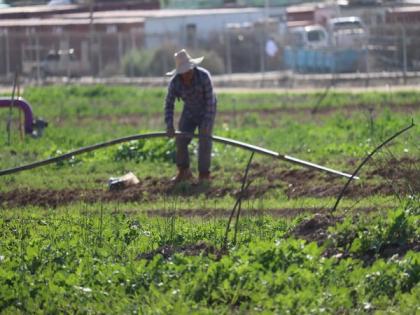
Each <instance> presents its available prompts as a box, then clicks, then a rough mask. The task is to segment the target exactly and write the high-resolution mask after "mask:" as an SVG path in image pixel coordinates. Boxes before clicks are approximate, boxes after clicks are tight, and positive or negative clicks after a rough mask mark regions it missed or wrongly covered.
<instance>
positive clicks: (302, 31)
mask: <svg viewBox="0 0 420 315" xmlns="http://www.w3.org/2000/svg"><path fill="white" fill-rule="evenodd" d="M288 42H289V45H290V46H292V47H305V48H323V47H326V46H327V45H328V34H327V31H326V30H325V28H324V27H323V26H321V25H310V26H301V27H295V28H292V29H290V31H289V34H288Z"/></svg>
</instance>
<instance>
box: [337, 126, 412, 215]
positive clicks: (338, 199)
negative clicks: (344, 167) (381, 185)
mask: <svg viewBox="0 0 420 315" xmlns="http://www.w3.org/2000/svg"><path fill="white" fill-rule="evenodd" d="M413 127H414V120H412V121H411V125H409V126H407V127H405V128H403V129H401V130H400V131H398V132H396V133H395V134H393V135H392V136H391V137H389V138H388V139H386V140H385V141H384V142H382V143H381V144H380V145H378V146H377V147H376V148H375V149H374V150H373V151H372V152H370V153H369V154H368V155H367V156H366V157H365V158H364V160H363V161H362V162H361V163H360V164H359V166H358V167H357V168H356V170H355V171H354V172H353V174H352V175H351V177H350V178H349V180H348V181H347V183H346V184H345V185H344V187H343V189H342V190H341V192H340V195H339V196H338V198H337V200H336V202H335V204H334V207H333V208H332V209H331V211H330V212H331V213H332V212H334V211H335V210H336V209H337V207H338V204H339V203H340V200H341V198H343V196H344V193H345V191H346V189H347V187H348V186H349V185H350V182H351V180H352V179H353V178H355V176H356V175H357V173H358V172H359V171H360V169H361V168H362V167H363V165H365V164H366V162H367V161H369V160H370V158H371V157H372V156H373V155H374V154H375V153H376V152H378V151H379V150H380V149H381V148H382V147H383V146H384V145H386V144H388V143H389V142H391V141H392V140H394V139H395V138H396V137H398V136H399V135H400V134H402V133H404V132H406V131H407V130H409V129H411V128H413Z"/></svg>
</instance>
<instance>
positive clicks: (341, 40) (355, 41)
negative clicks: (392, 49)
mask: <svg viewBox="0 0 420 315" xmlns="http://www.w3.org/2000/svg"><path fill="white" fill-rule="evenodd" d="M326 28H327V32H328V34H329V39H330V45H331V46H333V47H340V48H354V49H356V48H359V49H361V48H363V47H364V46H365V45H366V44H367V40H368V35H367V30H366V26H365V25H364V23H363V21H362V20H361V19H360V18H359V17H357V16H348V17H339V18H332V19H330V20H328V21H327V24H326Z"/></svg>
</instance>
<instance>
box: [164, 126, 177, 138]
mask: <svg viewBox="0 0 420 315" xmlns="http://www.w3.org/2000/svg"><path fill="white" fill-rule="evenodd" d="M166 136H167V137H169V138H173V137H175V128H174V127H167V128H166Z"/></svg>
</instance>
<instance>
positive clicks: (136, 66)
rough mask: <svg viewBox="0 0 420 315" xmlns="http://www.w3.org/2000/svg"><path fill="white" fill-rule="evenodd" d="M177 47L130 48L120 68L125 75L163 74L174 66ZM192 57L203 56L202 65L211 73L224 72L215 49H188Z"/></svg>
mask: <svg viewBox="0 0 420 315" xmlns="http://www.w3.org/2000/svg"><path fill="white" fill-rule="evenodd" d="M177 50H178V48H176V47H175V46H172V45H163V46H162V47H160V48H158V49H156V50H132V51H130V52H129V53H128V54H127V55H126V56H124V58H123V61H122V63H123V65H122V68H123V70H124V74H125V75H127V76H163V75H165V73H166V72H168V71H170V70H172V69H173V68H174V59H173V55H174V52H176V51H177ZM189 53H190V55H191V56H193V57H199V56H204V61H203V63H202V66H203V67H204V68H206V69H207V70H209V71H210V73H212V74H221V73H223V72H224V64H223V60H222V58H220V56H219V55H218V54H217V53H216V52H215V51H211V50H210V51H205V50H190V51H189Z"/></svg>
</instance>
